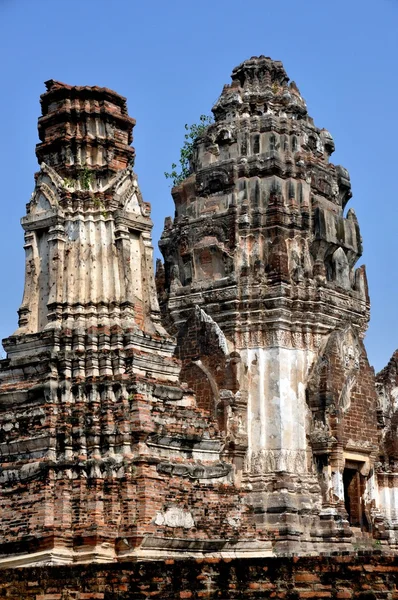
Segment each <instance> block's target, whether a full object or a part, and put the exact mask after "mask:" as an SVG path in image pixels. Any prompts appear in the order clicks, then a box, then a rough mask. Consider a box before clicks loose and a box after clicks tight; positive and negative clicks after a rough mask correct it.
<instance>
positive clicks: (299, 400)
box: [158, 56, 395, 552]
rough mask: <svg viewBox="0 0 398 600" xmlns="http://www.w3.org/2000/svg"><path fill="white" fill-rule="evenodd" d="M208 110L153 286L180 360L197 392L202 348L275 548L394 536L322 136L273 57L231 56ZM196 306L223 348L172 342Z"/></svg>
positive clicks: (346, 220)
mask: <svg viewBox="0 0 398 600" xmlns="http://www.w3.org/2000/svg"><path fill="white" fill-rule="evenodd" d="M213 114H214V123H213V124H212V125H210V126H209V127H208V128H207V129H206V131H205V132H204V133H203V134H202V135H201V136H200V137H199V138H198V139H197V140H196V142H195V144H194V149H193V155H192V161H191V171H192V174H191V175H190V176H189V177H188V178H187V179H186V180H185V181H183V182H182V183H180V184H179V185H177V186H176V187H174V189H173V191H172V194H173V198H174V201H175V206H176V213H175V219H174V221H172V220H171V219H166V222H165V230H164V232H163V235H162V238H161V241H160V248H161V251H162V253H163V256H164V267H163V265H159V275H158V279H159V283H158V289H159V293H160V298H161V302H162V305H163V312H164V315H165V323H166V324H168V325H169V326H171V330H174V331H175V332H177V335H178V340H179V343H178V346H177V353H178V356H179V357H180V359H182V360H183V364H184V368H183V371H182V374H181V376H182V378H183V379H184V378H185V381H186V382H187V383H188V384H189V385H191V387H192V388H193V389H196V391H197V394H198V402H200V398H201V396H200V394H201V393H203V394H204V396H205V393H204V392H201V390H202V389H204V388H203V385H202V387H201V386H198V385H197V383H196V381H197V379H198V367H200V366H201V363H203V365H204V366H202V371H203V373H205V374H206V376H207V381H208V386H209V388H210V387H211V389H213V390H216V392H215V397H216V400H215V402H214V403H213V405H212V410H213V413H214V414H216V413H217V414H218V418H219V420H220V414H222V415H223V418H222V419H221V421H222V422H223V426H224V431H225V432H226V439H227V448H228V449H229V452H230V456H231V460H232V462H233V463H234V464H235V469H236V471H235V472H236V473H239V480H240V482H241V485H242V486H243V487H244V488H245V490H246V492H247V497H246V501H247V503H248V505H250V506H251V508H252V510H253V512H254V515H255V516H254V520H255V522H256V528H257V531H258V532H261V533H260V535H263V536H264V537H265V538H267V537H268V539H270V538H271V539H273V542H274V543H275V546H276V547H277V548H278V549H279V551H287V552H289V551H294V552H295V551H299V552H300V551H306V550H307V551H310V550H311V548H313V549H314V548H318V550H319V549H321V548H322V545H324V544H326V545H328V544H330V543H339V542H349V541H350V540H351V541H353V540H355V532H356V531H358V529H357V528H361V529H362V531H365V532H369V531H370V530H371V531H373V535H377V536H378V537H379V538H380V539H390V541H391V543H393V544H395V533H394V529H395V516H394V515H395V511H392V512H391V504H394V505H395V501H394V499H393V498H394V492H392V491H391V481H390V484H388V483H385V482H383V480H382V479H380V477H379V476H378V473H377V469H379V465H380V462H379V461H380V455H381V454H383V453H384V452H383V449H381V448H380V446H379V442H380V440H381V437H382V430H381V427H380V419H379V420H378V414H379V412H380V403H379V402H378V400H377V396H376V391H375V381H374V373H373V369H372V368H370V366H369V364H368V361H367V357H366V351H365V348H364V345H363V337H364V333H365V330H366V327H367V323H368V319H369V297H368V292H367V281H366V275H365V269H364V267H359V268H356V266H355V265H356V263H357V260H358V259H359V257H360V256H361V253H362V241H361V236H360V232H359V227H358V222H357V219H356V216H355V213H354V211H353V210H352V209H350V210H348V212H347V213H345V212H344V211H345V207H346V204H347V202H348V200H349V199H350V198H351V185H350V178H349V174H348V172H347V170H346V169H344V168H343V167H341V166H335V165H333V164H332V163H331V162H330V156H331V154H332V153H333V151H334V141H333V138H332V136H331V134H330V133H329V132H328V131H327V130H326V129H319V128H317V127H316V126H315V125H314V122H313V119H312V118H311V117H310V116H309V115H308V112H307V108H306V104H305V101H304V99H303V98H302V96H301V94H300V92H299V90H298V88H297V86H296V84H295V83H294V82H291V83H290V84H289V79H288V77H287V75H286V72H285V70H284V68H283V65H282V63H280V62H277V61H273V60H271V59H270V58H266V57H264V56H260V57H253V58H251V59H250V60H247V61H245V62H244V63H242V64H241V65H239V66H238V67H236V68H235V69H234V70H233V72H232V83H231V84H230V85H226V86H224V89H223V91H222V94H221V96H220V98H219V100H218V101H217V102H216V104H215V106H214V107H213ZM195 307H196V308H195ZM194 309H196V310H199V309H200V310H201V311H202V313H203V314H206V316H207V318H208V319H209V320H214V321H215V322H216V323H217V325H218V326H219V327H220V330H221V331H222V333H223V334H224V336H225V338H226V341H227V345H226V348H225V356H224V357H223V360H222V361H217V360H216V359H215V357H214V356H213V357H212V356H211V351H208V350H207V349H206V346H205V345H203V346H202V354H203V356H201V355H200V353H198V352H197V351H196V352H192V351H191V349H190V347H189V346H188V347H187V345H186V344H185V339H186V338H187V337H188V338H189V336H192V333H191V332H190V329H189V323H190V319H191V316H190V315H191V313H192V311H193V310H194ZM187 324H188V325H187ZM209 355H210V358H209ZM226 365H228V368H226ZM232 365H233V367H232ZM203 373H202V378H203ZM204 402H205V400H204ZM382 460H384V459H382ZM389 485H390V491H388V486H389ZM385 496H386V497H387V496H388V499H387V500H386V499H385ZM391 515H392V516H391ZM349 525H351V527H352V528H353V529H351V528H350V527H349ZM386 530H389V532H388V533H386ZM376 531H377V533H375V532H376ZM364 535H365V534H364ZM366 535H367V534H366ZM353 536H354V537H353ZM325 547H326V546H325Z"/></svg>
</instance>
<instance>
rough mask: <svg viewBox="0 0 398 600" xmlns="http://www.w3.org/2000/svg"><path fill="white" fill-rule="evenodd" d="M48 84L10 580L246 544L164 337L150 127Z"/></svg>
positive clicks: (15, 363) (3, 558) (3, 419)
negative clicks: (21, 574) (149, 190)
mask: <svg viewBox="0 0 398 600" xmlns="http://www.w3.org/2000/svg"><path fill="white" fill-rule="evenodd" d="M46 85H47V92H46V93H45V94H44V95H43V96H42V98H41V105H42V117H40V119H39V136H40V140H41V142H40V143H39V144H38V146H37V150H36V153H37V157H38V160H39V163H40V171H39V173H38V174H37V175H36V185H35V190H34V193H33V195H32V198H31V200H30V202H29V204H28V205H27V214H26V216H25V217H24V218H23V220H22V225H23V227H24V229H25V249H26V275H25V292H24V297H23V302H22V306H21V308H20V310H19V317H20V318H19V328H18V330H17V331H16V332H15V334H14V335H12V336H11V337H9V338H8V339H7V340H5V341H4V347H5V349H6V351H7V359H6V360H3V361H2V362H1V368H0V436H1V437H0V456H1V472H0V485H1V488H0V491H1V501H0V505H1V515H0V565H1V566H3V567H6V566H9V565H11V566H18V565H29V564H34V563H43V562H45V563H68V562H74V561H75V562H95V561H100V562H104V561H105V562H106V561H114V560H128V559H129V558H131V557H136V556H147V555H149V556H151V555H152V554H153V553H154V552H155V551H154V550H153V548H159V549H160V550H159V551H162V550H165V549H169V548H171V550H172V548H173V545H176V546H177V548H178V547H182V548H183V549H184V548H185V547H186V545H187V543H186V542H185V541H184V538H185V537H191V538H192V537H198V538H199V539H201V538H204V540H203V541H202V542H200V541H199V542H198V544H199V550H200V549H201V546H200V544H202V546H203V545H204V543H205V540H207V539H208V537H212V536H211V535H210V536H209V531H210V530H211V531H212V532H213V536H214V537H216V538H217V541H218V540H219V537H220V535H221V534H222V532H223V531H224V530H225V536H226V537H232V532H233V529H232V527H231V526H229V525H228V523H226V525H225V524H223V519H224V520H225V514H224V512H225V511H226V512H228V510H229V511H233V512H235V511H236V510H238V511H239V509H238V508H236V509H235V506H234V502H235V498H234V497H233V496H232V494H231V493H230V490H229V488H227V489H226V491H225V496H226V498H225V501H223V508H222V509H221V510H220V511H219V512H218V503H219V498H218V496H217V494H216V493H214V494H209V493H208V487H207V485H206V484H207V482H208V480H209V481H213V480H214V479H215V480H216V481H218V479H221V481H229V479H230V477H231V475H230V473H231V469H232V467H231V465H230V464H227V463H226V462H225V461H223V460H222V457H221V448H222V443H221V439H220V436H219V435H218V430H217V428H216V426H214V424H213V423H211V422H209V421H208V419H207V415H206V414H204V413H203V411H202V410H201V409H200V408H198V407H197V405H196V402H195V399H194V397H193V395H192V392H191V391H189V390H188V389H187V386H186V385H185V386H181V385H180V383H179V372H180V366H179V362H178V359H177V358H176V357H175V354H174V349H175V342H174V340H173V339H172V338H171V337H170V336H169V335H168V334H167V333H166V331H165V330H164V329H163V327H162V325H161V323H160V313H159V307H158V301H157V297H156V290H155V281H154V274H153V256H152V253H153V249H152V244H151V237H150V232H151V228H152V222H151V220H150V216H149V213H150V206H149V204H147V203H145V202H144V201H143V199H142V197H141V194H140V190H139V187H138V183H137V178H136V175H135V173H134V171H133V163H134V150H133V148H132V147H131V146H130V144H131V142H132V129H133V126H134V124H135V122H134V120H133V119H131V118H130V117H129V116H128V115H127V109H126V101H125V99H124V98H122V97H121V96H119V95H118V94H115V93H114V92H112V91H110V90H108V89H102V88H96V87H71V86H67V85H64V84H62V83H58V82H56V81H49V82H47V84H46ZM191 497H195V502H196V503H197V505H198V510H197V511H196V514H195V520H194V519H193V516H192V513H191V512H190V510H189V506H190V504H191V502H192V500H191ZM216 513H218V514H216ZM207 514H209V515H211V516H209V518H208V519H206V517H205V515H207ZM231 518H232V517H231ZM209 522H211V523H212V525H210V526H209V525H208V523H209ZM228 527H229V529H230V532H229V534H228V531H227V530H226V529H227V528H228ZM218 530H219V532H220V533H218V534H217V536H216V533H215V532H216V531H218ZM193 531H194V532H195V533H193ZM170 532H172V534H170ZM175 532H177V535H176V533H175ZM186 532H188V534H187V535H185V533H186ZM196 532H199V533H196ZM175 537H176V538H177V539H176V540H175V539H174V538H175ZM180 538H181V540H180ZM179 540H180V541H179ZM184 544H185V546H184Z"/></svg>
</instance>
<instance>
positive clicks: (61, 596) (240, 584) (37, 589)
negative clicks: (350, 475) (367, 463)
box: [0, 552, 398, 600]
mask: <svg viewBox="0 0 398 600" xmlns="http://www.w3.org/2000/svg"><path fill="white" fill-rule="evenodd" d="M397 579H398V558H397V557H394V556H381V555H378V554H377V553H374V554H371V553H365V552H364V553H362V555H361V553H359V554H358V555H355V556H354V555H346V556H333V557H305V558H293V559H292V558H268V559H264V558H263V559H252V558H251V559H236V560H220V559H211V558H208V559H206V560H199V559H196V560H181V561H179V560H176V561H174V560H166V561H153V562H139V563H124V564H120V563H119V564H109V565H95V564H92V565H87V566H86V565H78V566H58V567H40V568H24V569H12V570H5V571H1V572H0V598H7V599H8V600H22V599H27V600H30V599H31V600H72V599H73V600H116V599H117V600H135V599H137V600H138V599H140V600H149V599H150V598H155V599H158V600H178V599H180V598H190V599H192V600H194V599H199V598H212V599H213V598H218V599H220V600H227V599H234V600H236V599H260V598H261V599H262V598H286V599H289V600H293V599H297V600H298V599H301V598H313V599H315V600H318V599H321V598H333V599H334V598H336V599H337V598H339V599H346V598H347V599H350V598H353V599H354V598H355V599H361V600H373V599H379V598H383V599H386V600H387V599H388V600H394V599H397V598H398V589H397Z"/></svg>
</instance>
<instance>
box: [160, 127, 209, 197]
mask: <svg viewBox="0 0 398 600" xmlns="http://www.w3.org/2000/svg"><path fill="white" fill-rule="evenodd" d="M211 123H213V118H212V117H209V116H207V115H200V117H199V123H194V124H193V125H187V124H185V131H186V133H185V135H184V144H183V146H182V148H181V150H180V159H179V161H178V162H179V166H178V165H177V164H176V163H173V164H172V165H171V169H172V170H171V171H170V173H167V172H165V174H164V176H165V177H166V179H171V181H172V183H173V186H174V185H179V184H180V183H181V182H182V181H184V179H186V178H187V177H188V176H189V175H190V174H191V164H190V163H191V160H192V154H193V147H194V144H195V142H196V140H197V139H198V138H199V137H200V136H201V135H202V133H203V132H204V131H205V130H206V129H207V127H208V126H209V125H211Z"/></svg>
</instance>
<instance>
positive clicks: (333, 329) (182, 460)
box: [0, 56, 398, 600]
mask: <svg viewBox="0 0 398 600" xmlns="http://www.w3.org/2000/svg"><path fill="white" fill-rule="evenodd" d="M46 87H47V91H46V92H45V93H44V94H43V95H42V97H41V106H42V116H41V117H40V119H39V137H40V143H39V144H38V146H37V148H36V154H37V157H38V161H39V164H40V171H39V172H38V173H37V174H36V178H35V189H34V192H33V195H32V197H31V199H30V202H29V203H28V204H27V212H26V216H25V217H24V218H23V219H22V225H23V228H24V230H25V250H26V272H25V291H24V297H23V301H22V305H21V307H20V309H19V327H18V329H17V331H16V332H15V333H14V334H13V335H11V336H10V337H9V338H7V339H6V340H4V342H3V344H4V348H5V350H6V352H7V358H6V359H5V360H2V361H1V362H0V456H1V468H0V497H1V499H0V511H1V512H0V566H1V567H3V568H6V567H17V566H30V565H44V564H46V565H60V564H66V565H67V564H71V563H85V564H87V563H88V564H93V563H107V562H112V563H123V564H126V563H129V562H131V561H136V560H140V561H146V560H164V559H167V560H171V559H184V560H189V559H191V558H195V557H196V558H200V559H202V560H206V559H207V558H206V557H209V556H210V557H213V558H214V557H218V558H220V559H231V558H238V559H244V558H247V559H258V558H266V557H275V556H278V555H281V554H283V555H286V556H287V557H289V556H292V555H293V554H294V555H301V556H307V555H321V554H322V553H328V554H331V553H335V552H339V553H341V552H343V551H344V552H352V553H355V551H356V550H357V548H358V544H360V543H361V544H364V545H366V544H367V546H369V547H372V548H375V547H377V549H378V551H380V550H383V551H384V550H385V551H386V552H387V551H389V552H391V551H392V552H393V551H394V550H396V549H397V546H398V441H397V440H398V436H397V428H398V411H397V407H396V400H395V399H396V396H397V389H398V356H397V355H394V357H393V358H392V360H391V361H390V363H389V365H388V366H387V367H386V369H384V370H383V371H382V372H381V373H380V374H379V376H377V378H376V377H375V374H374V371H373V369H372V367H371V366H370V365H369V363H368V360H367V356H366V350H365V347H364V344H363V339H364V335H365V331H366V328H367V324H368V321H369V296H368V289H367V282H366V274H365V269H364V267H357V266H356V265H357V261H358V259H359V258H360V256H361V253H362V241H361V236H360V231H359V226H358V222H357V219H356V216H355V213H354V211H353V209H352V208H350V209H349V210H348V212H347V211H346V205H347V203H348V201H349V199H350V197H351V186H350V179H349V174H348V172H347V171H346V169H344V168H343V167H341V166H335V165H333V164H332V163H331V162H330V156H331V154H332V153H333V151H334V142H333V138H332V136H331V134H330V133H329V132H328V131H327V130H326V129H319V128H318V127H317V126H316V125H315V124H314V122H313V120H312V119H311V117H310V116H309V115H308V113H307V108H306V104H305V101H304V99H303V97H302V96H301V94H300V92H299V90H298V88H297V86H296V85H295V83H293V82H292V83H290V84H289V79H288V77H287V75H286V72H285V70H284V68H283V66H282V64H281V63H280V62H277V61H273V60H271V59H269V58H265V57H263V56H261V57H258V58H252V59H250V60H247V61H245V62H244V63H242V64H241V65H239V66H238V67H236V68H235V69H234V70H233V73H232V82H231V84H229V85H226V86H224V89H223V91H222V93H221V96H220V98H219V100H218V101H217V102H216V104H215V106H214V107H213V114H214V122H213V123H212V124H211V125H209V126H208V127H207V129H206V130H205V131H204V133H203V134H202V135H200V136H199V137H198V139H197V140H196V141H195V144H194V149H193V156H192V161H191V175H190V176H189V177H188V178H187V179H185V180H184V181H183V182H182V183H180V184H179V185H177V186H176V187H174V188H173V190H172V194H173V198H174V201H175V206H176V213H175V218H174V220H172V219H170V218H167V219H166V222H165V229H164V232H163V235H162V238H161V240H160V249H161V252H162V254H163V257H164V262H162V261H158V265H157V274H156V287H155V277H154V273H153V248H152V241H151V228H152V222H151V219H150V205H149V204H148V203H146V202H144V200H143V198H142V196H141V193H140V189H139V186H138V181H137V176H136V174H135V172H134V170H133V167H134V155H135V153H134V149H133V148H132V147H131V145H130V144H131V142H132V130H133V127H134V124H135V121H134V119H132V118H131V117H129V116H128V114H127V107H126V101H125V99H124V98H123V97H121V96H119V95H118V94H116V93H115V92H113V91H111V90H109V89H105V88H98V87H72V86H69V85H65V84H63V83H59V82H57V81H53V80H51V81H48V82H47V83H46ZM54 577H55V579H56V578H57V577H56V576H54ZM54 585H55V584H54ZM24 593H25V594H26V596H23V597H32V598H33V597H34V596H29V595H28V593H27V592H26V591H25V592H24ZM32 593H33V592H32ZM10 597H11V596H10ZM15 597H17V596H15ZM21 597H22V596H21ZM37 597H39V596H37ZM63 597H64V596H62V598H63ZM66 597H68V598H69V597H73V598H75V597H76V598H78V596H65V598H66ZM84 597H85V598H86V596H84ZM87 597H88V596H87ZM90 597H91V596H90ZM92 597H93V598H94V596H92ZM95 597H96V598H97V597H98V598H99V597H101V598H102V597H104V598H105V596H95ZM110 597H112V598H113V596H109V598H110ZM118 597H119V596H118ZM129 597H130V596H129ZM131 597H133V596H131ZM134 597H135V596H134ZM164 597H166V596H164ZM167 597H168V596H167ZM170 597H171V596H170ZM173 597H174V596H173ZM184 597H189V596H184ZM239 597H243V596H239ZM280 597H282V596H280ZM340 597H348V596H340ZM44 598H47V596H44V595H42V596H40V599H41V600H42V599H44ZM51 598H53V596H51ZM54 598H55V596H54ZM57 598H58V596H57ZM59 598H61V595H60V596H59ZM107 598H108V596H107Z"/></svg>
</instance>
